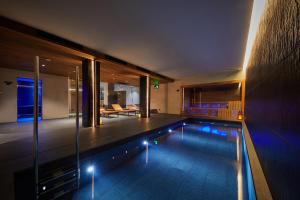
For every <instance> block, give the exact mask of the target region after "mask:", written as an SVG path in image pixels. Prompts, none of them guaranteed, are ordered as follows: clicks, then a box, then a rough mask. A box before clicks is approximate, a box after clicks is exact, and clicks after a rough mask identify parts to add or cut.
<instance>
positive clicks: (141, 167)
mask: <svg viewBox="0 0 300 200" xmlns="http://www.w3.org/2000/svg"><path fill="white" fill-rule="evenodd" d="M205 127H207V126H199V125H188V126H186V127H184V132H183V133H182V130H181V128H179V129H177V130H174V131H173V133H171V134H170V135H168V137H166V138H164V139H162V140H159V141H158V144H157V145H155V144H154V143H150V145H149V152H148V162H147V163H146V151H143V152H141V153H140V154H138V155H136V156H134V157H133V158H131V159H130V160H127V161H125V162H123V163H121V164H120V165H119V166H117V167H116V168H114V169H112V170H110V171H109V172H106V173H101V171H97V166H96V169H95V186H94V187H95V193H94V199H109V200H113V199H130V200H134V199H172V200H173V199H178V200H182V199H193V200H195V199H206V200H208V199H218V200H219V199H230V200H232V199H237V175H236V173H237V172H236V141H235V134H236V131H237V129H236V128H228V127H227V128H224V127H211V126H210V127H209V128H210V129H209V131H208V130H207V128H205ZM213 130H215V131H213ZM216 130H218V131H216ZM215 133H221V134H215ZM91 196H92V185H91V184H88V185H86V186H85V187H83V188H82V189H80V190H79V191H78V192H77V193H76V194H74V197H73V199H78V200H79V199H80V200H83V199H91Z"/></svg>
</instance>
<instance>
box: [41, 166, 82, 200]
mask: <svg viewBox="0 0 300 200" xmlns="http://www.w3.org/2000/svg"><path fill="white" fill-rule="evenodd" d="M77 180H78V171H77V169H76V168H71V169H66V170H64V169H59V170H56V171H54V172H52V173H51V174H50V175H49V176H48V177H46V178H44V179H42V180H40V181H39V184H38V196H39V200H50V199H53V200H54V199H61V198H63V197H64V196H65V195H67V194H69V193H71V192H72V191H74V190H76V189H77Z"/></svg>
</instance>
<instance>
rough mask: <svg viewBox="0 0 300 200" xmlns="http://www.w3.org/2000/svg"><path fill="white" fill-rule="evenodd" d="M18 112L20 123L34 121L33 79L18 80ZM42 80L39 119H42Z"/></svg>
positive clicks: (39, 93) (40, 84)
mask: <svg viewBox="0 0 300 200" xmlns="http://www.w3.org/2000/svg"><path fill="white" fill-rule="evenodd" d="M17 84H18V85H17V106H18V108H17V112H18V119H17V120H18V122H24V121H32V120H33V117H34V80H33V79H32V78H24V77H19V78H17ZM42 86H43V85H42V80H39V89H38V95H39V103H38V107H39V109H38V118H39V120H40V119H42V105H43V104H42Z"/></svg>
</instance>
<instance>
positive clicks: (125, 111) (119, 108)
mask: <svg viewBox="0 0 300 200" xmlns="http://www.w3.org/2000/svg"><path fill="white" fill-rule="evenodd" d="M111 106H112V107H113V109H114V110H115V111H117V112H119V113H127V115H128V116H129V113H134V114H136V110H133V109H127V108H122V107H121V106H120V105H119V104H112V105H111Z"/></svg>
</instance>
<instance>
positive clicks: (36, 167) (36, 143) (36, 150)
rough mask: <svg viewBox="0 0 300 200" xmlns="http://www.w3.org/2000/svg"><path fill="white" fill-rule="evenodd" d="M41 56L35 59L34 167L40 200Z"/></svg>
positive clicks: (36, 196) (36, 190) (36, 189)
mask: <svg viewBox="0 0 300 200" xmlns="http://www.w3.org/2000/svg"><path fill="white" fill-rule="evenodd" d="M39 61H40V58H39V56H35V59H34V122H33V123H34V124H33V166H34V183H35V185H34V186H35V187H34V191H35V199H39V157H38V154H39V124H38V123H39V121H38V117H39V116H38V115H39Z"/></svg>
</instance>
